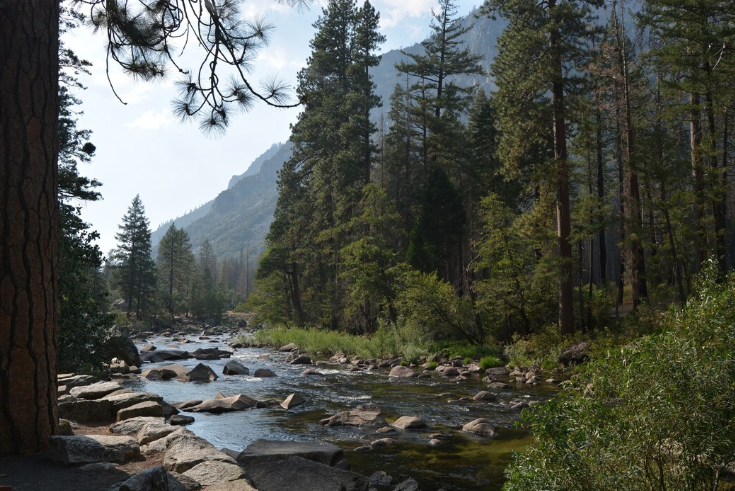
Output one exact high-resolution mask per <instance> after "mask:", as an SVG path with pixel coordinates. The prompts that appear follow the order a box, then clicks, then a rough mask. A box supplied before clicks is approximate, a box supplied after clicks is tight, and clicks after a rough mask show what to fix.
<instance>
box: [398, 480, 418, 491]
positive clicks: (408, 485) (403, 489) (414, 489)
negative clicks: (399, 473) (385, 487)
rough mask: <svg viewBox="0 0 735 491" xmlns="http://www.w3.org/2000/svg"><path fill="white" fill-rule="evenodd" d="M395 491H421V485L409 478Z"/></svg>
mask: <svg viewBox="0 0 735 491" xmlns="http://www.w3.org/2000/svg"><path fill="white" fill-rule="evenodd" d="M393 491H419V483H418V482H417V481H416V480H415V479H411V478H409V479H406V480H405V481H403V482H402V483H400V484H399V485H398V486H396V487H395V488H393Z"/></svg>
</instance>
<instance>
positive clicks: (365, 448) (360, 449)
mask: <svg viewBox="0 0 735 491" xmlns="http://www.w3.org/2000/svg"><path fill="white" fill-rule="evenodd" d="M372 449H373V447H371V446H370V445H363V446H361V447H356V448H355V449H353V450H352V451H353V452H356V453H365V452H369V451H370V450H372Z"/></svg>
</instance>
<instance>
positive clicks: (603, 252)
mask: <svg viewBox="0 0 735 491" xmlns="http://www.w3.org/2000/svg"><path fill="white" fill-rule="evenodd" d="M596 139H597V199H598V200H599V208H600V209H602V206H603V204H602V203H603V200H604V199H605V160H604V158H603V152H602V143H603V142H602V111H600V110H599V109H598V110H597V135H596ZM597 235H598V242H599V243H600V256H599V260H600V285H602V287H603V288H605V289H607V244H606V242H605V226H604V225H603V226H601V227H600V230H599V231H598V234H597Z"/></svg>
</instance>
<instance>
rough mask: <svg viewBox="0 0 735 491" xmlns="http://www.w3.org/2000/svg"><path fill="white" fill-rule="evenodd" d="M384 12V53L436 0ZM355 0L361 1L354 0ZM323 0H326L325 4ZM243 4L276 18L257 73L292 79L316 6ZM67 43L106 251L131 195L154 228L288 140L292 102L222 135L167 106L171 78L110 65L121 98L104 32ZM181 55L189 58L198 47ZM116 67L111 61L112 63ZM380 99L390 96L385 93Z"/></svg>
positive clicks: (84, 31)
mask: <svg viewBox="0 0 735 491" xmlns="http://www.w3.org/2000/svg"><path fill="white" fill-rule="evenodd" d="M372 3H373V6H374V7H375V8H376V10H378V11H379V12H380V14H381V31H382V32H383V33H384V34H385V35H386V37H387V41H386V42H385V44H384V45H383V49H382V51H388V50H391V49H398V48H401V47H405V46H410V45H412V44H414V43H416V42H419V41H421V40H423V39H424V38H426V37H427V36H428V34H429V32H430V30H429V22H430V18H431V17H430V16H431V9H432V7H435V4H436V2H435V0H373V2H372ZM480 3H481V2H480V1H479V0H457V1H456V4H457V6H458V13H459V14H460V15H466V14H468V13H469V12H470V11H471V10H472V9H473V8H474V7H475V6H479V4H480ZM358 4H361V2H359V1H358ZM323 5H326V3H323ZM243 12H244V13H245V14H246V15H248V16H250V17H253V16H256V15H261V16H262V15H265V16H266V19H267V20H268V21H269V22H270V23H272V24H274V26H275V30H274V31H273V32H272V33H271V42H270V44H269V46H267V47H266V48H265V49H264V50H263V51H261V53H260V54H259V56H258V59H257V61H256V63H255V73H254V75H253V78H254V80H262V79H268V78H271V77H274V76H277V77H279V78H280V79H282V80H284V81H286V82H287V83H288V84H289V85H291V86H292V87H293V86H294V85H295V83H296V72H297V71H298V70H299V69H300V68H301V67H303V66H304V65H305V63H306V59H307V57H308V56H309V53H310V50H309V41H310V40H311V39H312V38H313V36H314V28H313V27H312V24H313V23H314V21H315V20H316V19H317V17H318V16H319V15H320V13H321V6H320V5H319V4H318V3H314V4H313V5H312V7H311V8H310V9H309V10H306V11H301V12H300V11H299V10H298V9H294V8H290V7H288V6H287V5H286V4H285V3H283V2H282V3H279V2H278V1H277V0H247V1H245V2H244V3H243ZM64 40H65V42H66V44H67V46H68V47H70V48H72V49H73V50H74V51H75V52H76V53H77V55H79V56H80V57H82V58H85V59H87V60H89V61H91V62H92V63H93V65H94V66H93V67H92V76H91V77H90V76H82V77H81V81H82V83H84V84H85V85H86V86H87V87H88V88H87V90H86V91H83V92H80V93H78V94H77V95H79V96H80V98H81V99H82V100H83V105H82V110H83V111H84V114H83V116H81V118H80V123H79V127H80V128H88V129H91V130H92V131H93V135H92V142H93V143H94V144H95V145H96V146H97V153H96V156H95V158H94V159H93V161H92V163H91V164H88V165H86V164H84V165H82V167H81V169H80V171H81V172H82V173H83V174H85V175H88V176H91V177H94V178H96V179H98V180H100V181H101V182H102V183H103V187H102V188H101V192H102V196H103V201H101V202H97V203H90V204H86V205H85V206H84V208H83V211H82V216H83V218H84V219H85V220H86V221H87V222H90V223H91V224H92V225H93V227H94V228H95V229H96V230H97V231H98V232H99V233H100V235H101V238H100V240H99V242H98V243H99V245H100V247H101V248H102V251H103V252H104V253H105V254H106V253H107V252H108V251H109V250H110V249H111V248H113V247H115V244H116V241H115V233H117V226H118V224H119V223H120V222H121V219H122V217H123V215H124V214H125V212H126V210H127V208H128V206H129V205H130V202H131V201H132V199H133V197H134V196H135V195H136V194H140V197H141V199H142V200H143V204H144V205H145V209H146V214H147V216H148V218H149V219H150V222H151V228H152V229H156V228H157V227H158V225H159V224H161V223H163V222H165V221H166V220H169V219H171V218H175V217H178V216H181V215H183V214H184V213H186V212H187V211H189V210H191V209H193V208H196V207H197V206H199V205H201V204H203V203H205V202H207V201H209V200H211V199H213V198H215V197H216V196H217V194H218V193H219V192H220V191H222V190H223V189H225V188H226V187H227V183H228V181H229V179H230V177H232V176H233V175H236V174H241V173H243V172H244V171H245V169H246V168H247V166H248V165H249V164H250V162H252V161H253V159H255V158H256V157H258V156H259V155H260V154H262V153H263V152H264V151H265V150H267V149H268V148H269V147H270V146H271V145H272V144H273V143H275V142H282V141H286V140H287V139H288V137H289V134H290V130H289V125H290V124H292V123H294V122H295V121H296V117H297V115H298V112H299V110H298V109H290V110H284V109H275V108H272V107H268V106H266V105H265V104H256V105H255V107H254V108H253V110H251V111H250V112H248V113H244V114H238V115H236V117H235V119H234V121H233V122H232V123H231V124H230V126H229V128H228V130H227V133H226V134H225V135H224V136H221V137H218V138H216V139H212V138H210V137H207V136H205V135H203V134H202V133H201V132H200V130H199V129H198V128H197V125H196V124H195V123H189V124H182V123H180V122H179V121H178V120H177V119H176V118H175V117H174V116H173V115H172V113H171V101H172V99H173V98H174V97H175V96H176V94H177V93H176V88H175V87H174V82H175V81H176V80H177V78H176V77H175V76H172V77H169V78H166V79H164V80H163V81H159V82H156V83H148V82H136V81H133V80H132V79H131V78H130V77H128V76H126V75H124V74H122V73H121V71H120V70H114V69H113V70H112V71H111V78H112V80H113V83H114V85H115V89H116V91H117V92H118V94H119V95H120V97H121V98H122V100H123V101H125V102H126V103H127V105H123V104H121V103H120V102H119V101H118V100H117V99H116V98H115V96H114V94H113V92H112V90H111V89H110V86H109V84H108V82H107V79H106V76H105V70H104V67H105V38H104V36H103V35H100V34H93V33H92V31H91V29H89V28H87V27H82V28H80V29H76V30H75V31H73V32H72V33H71V34H70V35H68V36H67V37H65V39H64ZM193 48H195V47H194V46H193V45H192V46H190V47H189V53H188V54H187V56H186V58H184V63H183V64H184V65H185V66H192V64H188V63H186V61H187V60H194V61H193V62H192V63H194V62H196V59H197V58H196V49H193ZM113 68H114V67H113ZM384 103H387V101H384Z"/></svg>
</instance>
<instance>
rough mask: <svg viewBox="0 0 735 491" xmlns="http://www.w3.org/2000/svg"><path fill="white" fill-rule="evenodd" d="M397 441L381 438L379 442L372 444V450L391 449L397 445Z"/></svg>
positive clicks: (375, 441)
mask: <svg viewBox="0 0 735 491" xmlns="http://www.w3.org/2000/svg"><path fill="white" fill-rule="evenodd" d="M395 443H396V442H395V440H393V439H392V438H380V439H378V440H374V441H372V442H370V446H371V447H372V448H385V447H390V446H391V445H393V444H395Z"/></svg>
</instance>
